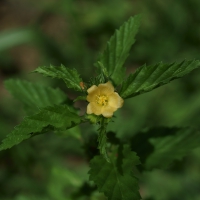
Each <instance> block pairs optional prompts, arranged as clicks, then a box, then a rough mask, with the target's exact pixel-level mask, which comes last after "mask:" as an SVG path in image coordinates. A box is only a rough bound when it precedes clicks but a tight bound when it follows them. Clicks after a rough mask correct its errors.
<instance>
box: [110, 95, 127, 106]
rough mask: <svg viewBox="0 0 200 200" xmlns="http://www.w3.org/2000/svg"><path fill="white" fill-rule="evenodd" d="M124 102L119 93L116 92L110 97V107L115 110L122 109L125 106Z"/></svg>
mask: <svg viewBox="0 0 200 200" xmlns="http://www.w3.org/2000/svg"><path fill="white" fill-rule="evenodd" d="M123 103H124V100H123V99H122V98H121V97H120V96H119V94H118V93H117V92H114V93H112V94H110V95H109V96H108V106H112V107H115V108H121V107H122V106H123Z"/></svg>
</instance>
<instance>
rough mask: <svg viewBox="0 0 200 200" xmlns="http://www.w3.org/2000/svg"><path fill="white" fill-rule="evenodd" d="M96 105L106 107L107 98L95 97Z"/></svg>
mask: <svg viewBox="0 0 200 200" xmlns="http://www.w3.org/2000/svg"><path fill="white" fill-rule="evenodd" d="M96 103H97V104H99V105H101V106H106V105H107V104H108V97H107V96H105V95H96Z"/></svg>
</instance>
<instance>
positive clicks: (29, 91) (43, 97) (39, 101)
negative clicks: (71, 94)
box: [4, 79, 66, 114]
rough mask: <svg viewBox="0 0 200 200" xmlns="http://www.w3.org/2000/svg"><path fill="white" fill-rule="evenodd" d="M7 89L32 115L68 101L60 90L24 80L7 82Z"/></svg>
mask: <svg viewBox="0 0 200 200" xmlns="http://www.w3.org/2000/svg"><path fill="white" fill-rule="evenodd" d="M4 84H5V87H6V89H7V90H8V91H10V93H11V94H12V95H13V96H14V97H15V98H17V99H18V100H20V101H21V102H22V103H23V104H24V107H25V109H26V111H27V112H28V113H29V114H30V113H31V114H33V113H35V112H37V111H38V110H39V108H43V107H47V106H51V105H54V104H60V103H62V102H64V101H65V100H66V95H65V94H64V92H62V91H61V90H60V89H58V88H57V89H53V88H51V87H45V86H42V85H40V84H35V83H31V82H28V81H22V80H13V79H10V80H6V81H5V82H4Z"/></svg>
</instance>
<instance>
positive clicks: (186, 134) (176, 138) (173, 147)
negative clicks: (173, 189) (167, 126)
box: [145, 128, 200, 169]
mask: <svg viewBox="0 0 200 200" xmlns="http://www.w3.org/2000/svg"><path fill="white" fill-rule="evenodd" d="M149 141H150V143H151V144H152V145H153V147H154V151H153V153H152V154H150V156H149V157H148V158H147V160H146V163H145V167H146V168H147V169H152V168H155V167H156V168H162V169H165V168H167V167H168V166H169V165H170V164H171V163H172V162H173V161H174V160H180V159H182V158H183V157H184V156H186V155H187V154H189V153H190V152H191V150H193V149H195V148H197V147H200V145H199V144H200V132H199V131H195V130H193V129H190V128H183V129H178V130H177V131H176V132H174V135H170V136H165V137H160V138H151V139H150V140H149Z"/></svg>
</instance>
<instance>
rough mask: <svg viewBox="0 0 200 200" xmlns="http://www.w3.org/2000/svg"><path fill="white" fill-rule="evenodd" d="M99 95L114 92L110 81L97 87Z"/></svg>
mask: <svg viewBox="0 0 200 200" xmlns="http://www.w3.org/2000/svg"><path fill="white" fill-rule="evenodd" d="M98 88H99V90H100V94H101V95H106V96H107V95H109V94H111V93H113V92H114V87H113V85H112V83H111V82H110V81H108V82H107V83H102V84H99V85H98Z"/></svg>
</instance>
